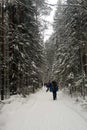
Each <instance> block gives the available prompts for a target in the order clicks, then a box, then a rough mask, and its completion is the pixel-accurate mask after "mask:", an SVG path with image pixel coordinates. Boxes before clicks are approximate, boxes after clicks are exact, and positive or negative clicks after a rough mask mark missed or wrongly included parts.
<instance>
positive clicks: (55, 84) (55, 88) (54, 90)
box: [50, 81, 58, 100]
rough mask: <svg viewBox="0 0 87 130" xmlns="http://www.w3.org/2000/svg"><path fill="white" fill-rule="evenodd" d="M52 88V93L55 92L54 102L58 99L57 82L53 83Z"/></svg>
mask: <svg viewBox="0 0 87 130" xmlns="http://www.w3.org/2000/svg"><path fill="white" fill-rule="evenodd" d="M51 87H52V88H51V89H50V90H51V92H53V100H56V99H57V91H58V85H57V82H56V81H52V86H51Z"/></svg>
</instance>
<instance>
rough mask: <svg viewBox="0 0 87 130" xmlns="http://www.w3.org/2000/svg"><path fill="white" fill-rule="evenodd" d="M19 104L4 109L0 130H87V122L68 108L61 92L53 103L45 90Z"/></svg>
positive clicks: (0, 120)
mask: <svg viewBox="0 0 87 130" xmlns="http://www.w3.org/2000/svg"><path fill="white" fill-rule="evenodd" d="M17 104H18V103H17ZM17 104H16V103H14V104H9V105H7V106H5V107H4V108H3V111H2V114H1V117H0V130H87V122H86V120H84V119H83V118H82V117H81V116H80V115H79V114H78V113H77V112H75V111H74V110H73V109H71V108H70V107H68V106H67V104H66V102H65V99H64V97H63V95H62V94H61V92H59V93H58V99H57V100H56V101H53V100H52V94H51V93H49V92H48V93H46V92H45V90H44V89H43V90H41V91H39V92H37V93H36V94H34V95H32V96H31V97H30V98H28V100H27V101H26V102H25V103H24V102H23V103H22V104H21V103H19V104H18V106H15V105H17ZM12 106H13V107H12Z"/></svg>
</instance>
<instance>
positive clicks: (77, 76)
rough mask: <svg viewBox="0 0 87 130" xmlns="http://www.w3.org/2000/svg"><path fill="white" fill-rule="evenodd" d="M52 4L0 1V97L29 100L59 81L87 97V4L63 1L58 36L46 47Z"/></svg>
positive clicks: (78, 0) (83, 0)
mask: <svg viewBox="0 0 87 130" xmlns="http://www.w3.org/2000/svg"><path fill="white" fill-rule="evenodd" d="M51 6H53V5H50V4H47V2H46V1H45V0H0V92H1V93H0V94H1V100H3V99H4V98H7V97H9V95H13V94H17V93H19V94H22V95H23V96H24V97H25V96H26V95H27V94H29V93H30V92H34V91H35V90H36V89H37V88H39V87H41V84H42V83H43V82H47V81H49V80H53V79H55V80H57V81H58V84H59V86H60V87H61V88H64V87H67V88H69V90H70V94H72V93H73V92H80V93H81V95H82V96H83V97H84V98H85V95H86V94H87V1H86V0H67V1H66V2H65V3H62V2H61V0H58V2H57V5H56V12H55V16H54V23H53V29H54V31H53V34H52V36H51V37H50V38H49V39H48V40H47V41H46V43H45V46H44V42H43V41H44V39H43V38H44V37H43V34H44V29H45V28H47V24H46V20H45V19H43V18H42V16H44V15H49V13H50V11H51Z"/></svg>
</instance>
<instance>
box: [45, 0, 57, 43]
mask: <svg viewBox="0 0 87 130" xmlns="http://www.w3.org/2000/svg"><path fill="white" fill-rule="evenodd" d="M47 1H48V3H49V4H56V3H57V1H58V0H47ZM52 8H53V11H51V13H50V15H49V16H48V17H46V20H47V21H49V22H50V23H53V16H54V12H55V9H56V7H55V6H54V7H52ZM52 32H53V28H52V26H51V25H50V24H49V25H48V29H47V30H45V32H44V41H46V40H47V39H48V38H49V37H50V35H51V34H52Z"/></svg>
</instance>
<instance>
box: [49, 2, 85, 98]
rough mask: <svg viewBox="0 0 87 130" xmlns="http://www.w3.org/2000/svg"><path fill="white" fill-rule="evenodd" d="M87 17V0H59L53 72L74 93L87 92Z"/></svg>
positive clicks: (62, 84) (56, 15)
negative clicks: (63, 1)
mask: <svg viewBox="0 0 87 130" xmlns="http://www.w3.org/2000/svg"><path fill="white" fill-rule="evenodd" d="M86 21H87V1H86V0H80V1H78V0H67V1H66V2H65V3H62V2H61V0H58V3H57V8H56V12H55V16H54V34H53V35H54V41H55V52H56V53H55V56H54V57H55V58H54V59H53V60H54V63H53V64H51V65H52V66H53V68H54V69H53V70H52V71H53V75H54V78H55V79H56V80H57V81H58V82H59V85H60V86H61V87H65V86H67V87H69V89H70V93H72V91H76V90H77V91H80V92H81V94H82V95H83V96H85V93H86V91H87V89H86V84H87V22H86ZM49 43H50V40H49ZM50 46H51V45H50ZM50 51H51V50H50ZM47 57H48V56H47Z"/></svg>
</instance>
